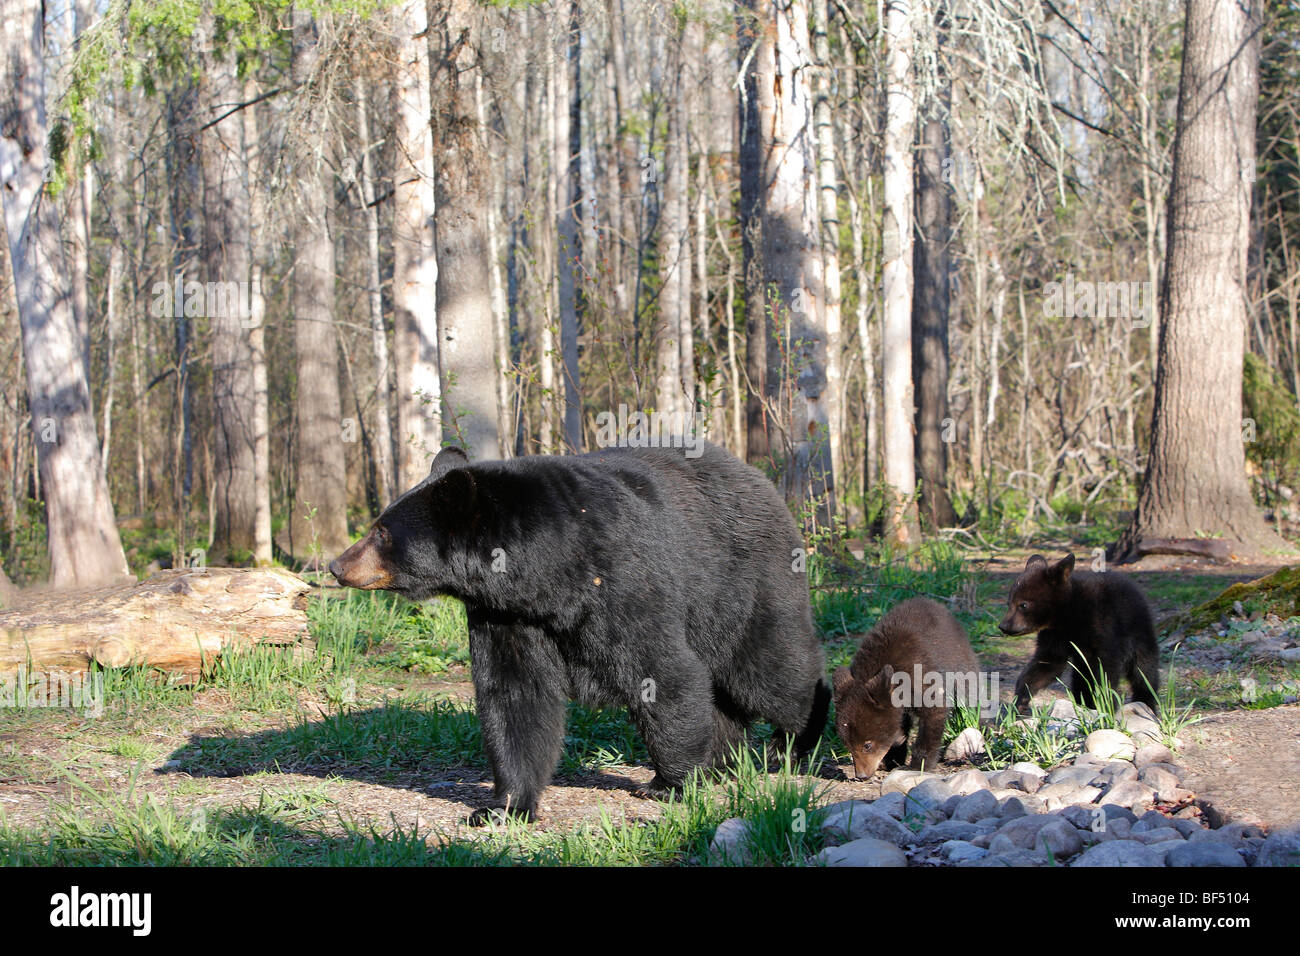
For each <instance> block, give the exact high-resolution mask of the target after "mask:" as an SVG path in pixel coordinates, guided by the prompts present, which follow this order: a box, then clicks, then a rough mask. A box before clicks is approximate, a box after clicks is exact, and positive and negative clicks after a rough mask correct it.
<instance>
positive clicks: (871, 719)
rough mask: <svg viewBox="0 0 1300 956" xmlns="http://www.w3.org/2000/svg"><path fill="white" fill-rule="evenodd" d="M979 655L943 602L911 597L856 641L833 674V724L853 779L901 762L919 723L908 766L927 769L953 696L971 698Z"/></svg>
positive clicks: (935, 760)
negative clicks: (846, 752)
mask: <svg viewBox="0 0 1300 956" xmlns="http://www.w3.org/2000/svg"><path fill="white" fill-rule="evenodd" d="M979 676H980V675H979V661H978V660H977V659H976V657H975V652H974V651H972V650H971V646H970V641H969V640H968V639H967V637H966V632H965V631H963V630H962V628H961V625H960V624H958V623H957V620H956V619H955V618H954V617H953V616H952V614H951V613H950V612H949V611H948V609H947V608H945V607H944V606H943V605H942V604H940V603H938V602H937V601H931V600H930V599H929V598H911V599H910V600H907V601H904V602H903V603H902V604H899V605H898V606H897V607H895V608H893V609H891V610H890V611H889V613H888V614H886V615H885V616H884V617H882V618H881V619H880V620H879V621H878V622H876V626H875V627H874V628H872V629H871V632H870V633H869V634H867V636H866V637H864V638H863V639H862V644H861V646H860V647H859V648H858V652H857V654H856V655H855V656H854V658H853V662H852V664H850V665H849V666H848V667H841V668H839V669H838V670H837V671H836V672H835V676H834V690H835V727H836V729H837V730H838V731H839V735H840V740H842V741H844V746H846V747H847V748H848V749H849V753H850V754H851V755H852V757H853V770H854V774H855V776H856V777H857V778H858V779H859V780H862V779H865V778H867V777H870V776H871V775H872V774H873V773H875V772H876V768H877V767H879V766H880V764H881V762H882V761H885V766H886V767H890V766H895V765H898V764H901V763H903V761H904V760H905V758H906V756H907V734H908V731H909V730H910V729H911V725H912V721H913V719H915V720H916V722H917V723H918V725H919V726H918V728H917V732H916V741H915V743H913V745H912V768H913V769H915V770H921V769H927V770H929V769H932V768H933V767H934V766H935V765H936V764H937V763H938V762H939V745H940V744H942V743H943V728H944V724H945V723H946V722H947V720H948V709H949V705H950V704H951V703H953V702H955V701H954V700H953V698H954V697H955V698H957V699H959V700H962V701H963V702H970V703H975V702H976V699H977V697H978V689H977V688H978V685H979Z"/></svg>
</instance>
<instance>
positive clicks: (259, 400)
mask: <svg viewBox="0 0 1300 956" xmlns="http://www.w3.org/2000/svg"><path fill="white" fill-rule="evenodd" d="M256 96H257V81H256V80H255V79H253V78H252V77H251V76H250V77H248V78H246V79H245V81H244V101H245V102H246V103H251V102H253V100H254V99H255V98H256ZM241 112H242V113H243V117H244V149H245V151H246V155H247V157H248V198H249V213H250V220H249V227H250V228H249V232H248V306H249V315H248V320H247V323H246V324H247V325H248V359H249V362H250V363H251V367H252V378H253V502H254V515H253V563H254V564H256V565H259V566H262V565H268V564H270V563H271V560H272V542H271V411H270V393H269V390H268V388H267V378H266V296H265V295H264V294H263V292H262V224H263V223H264V222H265V221H266V201H265V198H264V197H265V196H266V189H265V188H264V186H263V184H262V182H261V178H262V144H261V139H260V137H259V134H258V128H257V109H256V108H255V107H252V106H249V107H247V108H246V109H244V110H242V111H241Z"/></svg>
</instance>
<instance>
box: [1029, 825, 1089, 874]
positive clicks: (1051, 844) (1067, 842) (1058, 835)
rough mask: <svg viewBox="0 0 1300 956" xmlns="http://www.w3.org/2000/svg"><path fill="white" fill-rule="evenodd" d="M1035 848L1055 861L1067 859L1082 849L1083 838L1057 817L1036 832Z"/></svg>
mask: <svg viewBox="0 0 1300 956" xmlns="http://www.w3.org/2000/svg"><path fill="white" fill-rule="evenodd" d="M1034 845H1035V848H1036V849H1039V850H1043V851H1045V852H1047V853H1049V854H1050V856H1049V858H1050V859H1053V860H1056V861H1057V862H1058V863H1059V862H1060V861H1061V860H1065V859H1068V858H1069V857H1072V856H1074V855H1075V854H1076V853H1078V852H1079V851H1080V850H1082V849H1083V836H1082V835H1081V834H1080V833H1079V831H1078V830H1076V829H1075V828H1074V827H1072V826H1071V825H1070V824H1069V823H1068V822H1067V821H1065V820H1062V819H1060V818H1059V817H1058V818H1056V819H1055V820H1052V821H1051V822H1050V823H1048V824H1047V826H1045V827H1043V828H1042V829H1041V830H1039V831H1038V836H1037V837H1036V838H1035V844H1034Z"/></svg>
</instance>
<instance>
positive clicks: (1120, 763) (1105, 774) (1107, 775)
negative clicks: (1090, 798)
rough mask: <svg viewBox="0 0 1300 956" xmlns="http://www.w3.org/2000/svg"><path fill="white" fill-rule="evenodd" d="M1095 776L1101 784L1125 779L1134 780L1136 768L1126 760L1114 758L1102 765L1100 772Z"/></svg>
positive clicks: (1136, 774)
mask: <svg viewBox="0 0 1300 956" xmlns="http://www.w3.org/2000/svg"><path fill="white" fill-rule="evenodd" d="M1097 776H1098V777H1099V778H1100V779H1101V781H1102V782H1103V784H1107V783H1123V782H1124V781H1125V780H1136V779H1137V778H1138V769H1137V767H1135V766H1133V765H1132V764H1131V763H1129V762H1128V761H1127V760H1115V761H1112V762H1111V763H1108V764H1106V766H1104V767H1102V769H1101V773H1099V774H1098V775H1097Z"/></svg>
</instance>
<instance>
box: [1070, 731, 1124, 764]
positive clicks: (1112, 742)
mask: <svg viewBox="0 0 1300 956" xmlns="http://www.w3.org/2000/svg"><path fill="white" fill-rule="evenodd" d="M1083 751H1084V753H1090V754H1096V755H1097V756H1098V757H1105V758H1106V759H1108V760H1110V759H1113V758H1115V757H1118V758H1120V759H1121V760H1131V759H1132V758H1133V756H1134V755H1135V754H1136V753H1137V748H1136V747H1134V746H1133V741H1132V740H1131V739H1129V736H1128V734H1125V733H1122V732H1121V731H1118V730H1094V731H1093V732H1092V733H1090V734H1089V735H1088V736H1087V738H1085V739H1084V741H1083Z"/></svg>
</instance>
